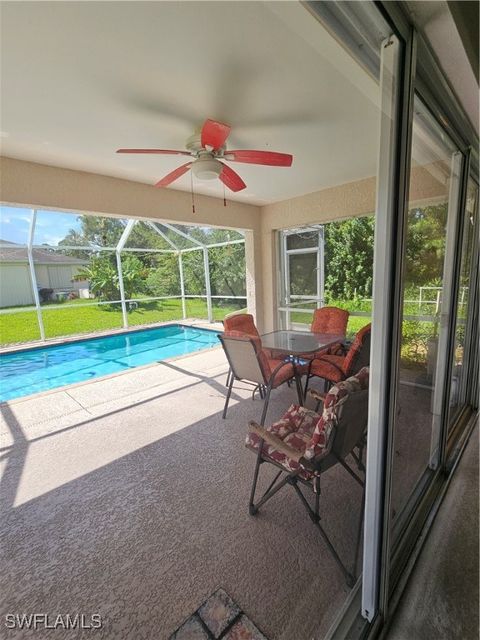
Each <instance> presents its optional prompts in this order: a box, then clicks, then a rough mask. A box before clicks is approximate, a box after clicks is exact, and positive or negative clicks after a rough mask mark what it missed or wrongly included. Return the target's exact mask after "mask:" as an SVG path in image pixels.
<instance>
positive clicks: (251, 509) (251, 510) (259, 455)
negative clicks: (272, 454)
mask: <svg viewBox="0 0 480 640" xmlns="http://www.w3.org/2000/svg"><path fill="white" fill-rule="evenodd" d="M263 443H264V440H260V443H259V445H258V453H257V462H256V464H255V471H254V473H253V483H252V489H251V491H250V502H249V503H248V511H249V513H250V515H251V516H254V515H255V514H256V513H257V511H258V509H257V508H256V506H255V491H256V489H257V482H258V472H259V470H260V465H261V464H262V449H263Z"/></svg>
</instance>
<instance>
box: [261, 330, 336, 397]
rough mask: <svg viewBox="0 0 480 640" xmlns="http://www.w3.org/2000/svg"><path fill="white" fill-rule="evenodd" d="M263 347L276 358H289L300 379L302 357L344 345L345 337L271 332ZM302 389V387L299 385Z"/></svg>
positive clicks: (310, 333) (266, 337) (326, 334)
mask: <svg viewBox="0 0 480 640" xmlns="http://www.w3.org/2000/svg"><path fill="white" fill-rule="evenodd" d="M261 340H262V347H263V348H264V349H270V351H271V352H272V355H273V356H274V357H275V358H279V359H280V358H288V359H289V360H291V362H292V364H293V366H294V368H295V376H296V377H297V378H298V369H297V366H298V364H301V361H302V356H303V355H305V356H309V355H311V356H313V354H314V353H315V352H317V351H322V350H323V349H327V348H328V347H331V346H332V345H334V344H338V343H339V342H340V343H342V344H343V342H344V341H345V336H340V335H339V336H336V335H332V334H331V333H312V332H310V331H290V330H282V331H271V332H270V333H264V334H263V335H262V336H261ZM297 386H298V387H299V388H300V389H301V387H302V385H301V383H300V384H297ZM304 401H305V398H304V397H300V395H299V402H300V404H302V405H303V404H304Z"/></svg>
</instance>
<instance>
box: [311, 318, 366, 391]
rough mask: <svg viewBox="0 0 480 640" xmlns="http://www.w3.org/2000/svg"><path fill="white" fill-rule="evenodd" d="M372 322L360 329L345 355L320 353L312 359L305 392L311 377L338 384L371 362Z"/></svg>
mask: <svg viewBox="0 0 480 640" xmlns="http://www.w3.org/2000/svg"><path fill="white" fill-rule="evenodd" d="M371 331H372V325H371V323H369V324H367V325H366V326H365V327H363V328H362V329H360V331H359V332H358V333H357V335H356V336H355V339H354V341H353V343H352V345H351V347H350V349H349V350H348V352H347V354H346V355H345V356H340V355H334V354H320V355H319V356H316V357H315V358H313V359H312V360H311V361H310V365H309V371H308V373H307V380H306V382H305V394H306V393H307V389H308V383H309V381H310V378H312V377H314V376H317V377H318V378H323V380H325V381H326V382H327V383H328V385H330V386H331V385H332V384H336V383H337V382H340V381H342V380H345V379H346V378H348V377H349V376H352V375H354V374H356V373H357V371H359V370H360V369H361V368H362V367H366V366H368V365H369V364H370V335H371Z"/></svg>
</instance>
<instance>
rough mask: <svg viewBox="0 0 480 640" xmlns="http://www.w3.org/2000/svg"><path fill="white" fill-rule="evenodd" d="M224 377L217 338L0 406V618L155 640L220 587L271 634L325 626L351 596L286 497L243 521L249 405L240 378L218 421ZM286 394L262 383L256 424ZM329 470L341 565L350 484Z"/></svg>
mask: <svg viewBox="0 0 480 640" xmlns="http://www.w3.org/2000/svg"><path fill="white" fill-rule="evenodd" d="M226 373H227V363H226V360H225V355H224V353H223V350H222V349H221V347H216V348H213V349H210V350H206V351H202V352H198V353H195V354H193V355H189V356H184V357H179V358H177V359H175V360H169V361H165V362H158V363H154V364H151V365H148V366H145V367H139V368H136V369H133V370H130V371H127V372H124V373H120V374H116V375H114V376H110V377H108V378H100V379H96V380H92V381H90V382H87V383H81V384H78V385H72V386H70V387H68V388H64V389H62V390H60V391H51V392H45V393H43V394H40V395H37V396H32V397H30V398H25V399H18V400H14V401H11V402H7V403H4V404H3V405H2V406H1V407H0V409H1V414H2V418H1V419H2V422H1V447H0V470H1V473H2V475H1V480H0V500H1V505H2V517H1V518H0V535H2V539H3V543H2V550H1V552H2V555H3V560H2V567H3V569H2V574H1V576H0V594H1V595H0V614H5V613H11V612H13V613H16V612H18V613H22V612H26V613H28V612H35V611H45V612H47V613H50V614H52V615H53V614H57V613H71V614H74V613H75V612H79V611H80V612H85V613H87V614H88V613H89V612H97V611H98V612H99V613H100V614H101V616H102V620H103V624H104V626H103V628H102V629H101V630H100V631H99V632H96V637H97V638H107V639H109V640H110V638H111V639H112V640H113V639H114V638H115V639H116V638H120V637H121V638H123V639H127V640H128V639H130V638H132V640H133V639H135V640H139V639H143V638H145V640H147V639H149V638H152V637H157V638H162V639H166V638H168V637H169V635H170V634H171V633H172V632H173V631H174V630H175V629H177V628H178V627H179V625H180V624H181V623H182V622H183V621H184V620H185V619H187V618H188V617H189V616H190V615H191V614H192V613H193V611H195V610H196V609H197V608H198V606H199V605H200V604H201V603H202V602H204V601H205V599H206V598H208V596H209V595H210V594H211V593H213V592H214V591H215V590H216V589H217V588H219V587H222V588H224V589H225V590H226V591H227V593H229V594H230V595H231V596H232V597H233V598H234V600H235V601H236V602H237V603H239V605H240V606H241V607H242V608H243V610H244V611H245V612H246V614H247V615H248V616H249V617H250V618H251V619H252V621H253V622H254V623H255V624H257V626H258V627H259V628H260V629H261V630H262V631H263V632H264V633H265V635H266V636H267V638H269V640H275V639H278V640H291V638H292V637H296V638H309V637H312V636H313V634H315V633H317V632H318V631H319V630H322V629H323V631H325V629H326V628H327V627H328V626H329V624H330V623H331V621H332V619H333V617H334V615H335V613H336V611H337V608H338V607H339V606H341V604H342V602H343V601H344V599H345V597H346V596H347V594H348V593H349V590H348V588H347V587H346V585H345V583H344V581H343V577H342V575H341V574H340V572H339V571H338V568H337V567H336V565H335V563H334V561H333V559H332V558H331V556H330V554H329V553H328V551H327V550H326V549H325V546H324V544H323V542H322V540H321V538H320V536H319V535H318V532H317V531H316V529H315V527H313V525H311V523H310V521H309V519H308V517H306V515H305V512H304V508H303V506H302V505H301V503H300V501H299V500H298V498H297V496H296V495H295V493H294V492H293V491H288V490H286V491H285V492H283V495H281V496H280V495H279V497H278V499H277V500H275V501H273V500H272V502H271V505H269V506H268V508H265V510H264V511H262V513H261V514H259V516H257V517H255V518H252V517H251V516H249V514H248V509H247V503H248V495H249V489H250V485H251V479H252V474H253V468H254V463H255V460H254V456H253V455H252V453H251V452H250V451H248V450H247V449H246V448H245V446H244V440H245V433H246V428H247V422H248V420H249V419H255V420H258V419H259V417H260V414H261V410H262V403H261V402H260V401H259V399H258V396H257V398H256V400H255V401H253V402H252V400H251V387H250V388H247V387H245V388H241V385H240V384H239V385H238V387H235V389H234V392H233V394H232V399H231V406H230V407H229V412H228V416H227V419H226V420H222V418H221V413H222V409H223V405H224V401H225V393H226V388H225V379H226ZM295 400H296V398H295V393H294V391H293V389H289V388H288V387H287V386H286V385H283V386H282V387H281V388H280V389H277V390H275V391H274V392H273V393H272V399H271V403H270V407H269V411H268V420H274V419H278V417H280V415H282V413H283V412H284V411H285V410H286V408H288V406H289V404H290V403H291V402H295ZM265 475H266V477H265V478H263V481H264V482H269V481H270V479H271V478H269V470H268V469H267V470H266V472H265ZM327 476H329V477H326V478H325V482H324V485H323V489H324V491H323V494H322V495H323V498H322V499H323V505H324V506H323V508H324V514H325V527H326V529H327V530H328V531H329V532H330V533H331V534H332V535H333V538H334V540H335V543H336V544H337V546H338V548H339V551H340V553H341V554H342V555H343V556H344V557H345V558H346V560H347V561H348V562H350V560H351V558H350V556H352V557H353V551H352V549H353V547H354V539H355V532H356V527H357V525H358V518H357V516H358V513H359V507H360V491H359V489H358V487H357V486H356V483H355V482H354V481H353V480H351V479H350V478H349V477H348V475H347V474H346V473H345V472H344V471H343V470H342V469H339V470H334V471H333V472H332V473H331V474H330V473H329V474H327ZM293 541H294V543H293ZM272 585H275V589H272V588H271V587H272ZM313 603H315V606H314V607H313V613H312V604H313ZM5 631H6V633H7V635H6V636H5V637H6V638H10V637H12V638H13V637H18V636H16V635H15V632H12V633H11V634H10V631H9V630H8V629H6V630H5ZM9 634H10V635H9ZM36 635H38V634H36V633H35V631H33V630H32V631H31V632H28V631H26V632H24V633H23V635H22V637H26V638H28V637H32V638H34V637H36ZM56 635H58V637H59V638H62V639H63V638H64V637H65V638H66V637H67V634H66V632H65V634H63V633H62V632H61V631H60V632H58V631H57V632H56Z"/></svg>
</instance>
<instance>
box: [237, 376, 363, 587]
mask: <svg viewBox="0 0 480 640" xmlns="http://www.w3.org/2000/svg"><path fill="white" fill-rule="evenodd" d="M368 379H369V370H368V367H365V368H363V369H362V370H361V371H359V372H358V374H357V375H356V376H351V377H350V378H348V379H347V380H344V381H342V382H339V383H338V384H337V385H336V386H334V387H333V388H332V389H331V390H330V392H329V393H328V394H327V395H326V397H325V398H324V409H323V413H322V415H321V416H320V415H318V414H317V413H315V412H314V411H310V410H308V409H306V408H305V407H301V406H297V405H291V407H290V408H289V409H288V411H287V412H286V413H285V415H284V416H283V417H282V418H281V419H280V420H279V421H278V422H275V423H274V424H272V425H271V426H269V427H267V428H265V427H263V426H262V425H259V424H256V423H255V422H250V423H249V432H248V435H247V439H246V446H247V447H248V448H249V449H251V450H252V451H254V452H255V453H256V455H257V461H256V466H255V471H254V475H253V483H252V489H251V494H250V502H249V512H250V515H252V516H254V515H256V514H257V513H258V510H259V509H260V507H262V506H263V505H264V504H265V503H266V502H267V501H268V500H270V498H272V497H273V496H274V495H276V494H277V492H278V491H280V490H281V489H282V488H283V487H285V486H286V485H287V484H288V485H291V486H292V487H293V489H294V490H295V492H296V493H297V495H298V497H299V498H300V500H301V502H302V504H303V506H304V507H305V509H306V511H307V513H308V515H309V516H310V518H311V520H312V522H313V523H314V525H315V526H316V527H317V528H318V530H319V532H320V534H321V536H322V538H323V540H324V542H325V544H326V545H327V548H328V550H329V551H330V553H331V554H332V556H333V558H334V560H335V562H336V563H337V565H338V566H339V567H340V569H341V571H342V573H343V575H344V576H345V579H346V582H347V584H348V586H350V587H352V586H353V585H354V583H355V580H356V571H357V563H358V554H359V548H360V536H361V528H362V522H363V512H364V506H365V482H364V480H363V479H362V478H361V477H360V476H359V475H358V474H357V473H356V471H354V470H353V468H352V466H351V465H350V464H348V463H347V461H346V458H347V457H348V456H349V455H351V456H352V457H353V460H354V461H355V462H356V466H357V468H358V469H360V471H362V472H363V471H365V467H364V466H363V463H362V460H361V452H360V453H358V454H357V453H356V452H355V449H357V448H358V449H359V451H361V450H363V446H364V443H365V436H366V429H367V419H368ZM311 393H312V394H313V395H314V396H316V392H315V391H312V392H311ZM263 463H268V464H272V465H273V466H274V467H276V468H277V469H278V472H277V474H276V475H275V477H274V479H273V481H272V482H271V483H270V485H269V486H268V488H267V490H266V491H265V493H264V494H263V495H262V496H261V498H260V499H259V500H258V501H257V502H255V493H256V488H257V482H258V476H259V470H260V466H261V465H262V464H263ZM335 465H340V466H342V467H343V468H344V469H345V470H346V471H347V472H348V473H349V474H350V475H351V476H352V478H354V480H355V481H356V482H357V483H358V484H359V485H360V486H361V487H362V489H363V491H362V498H361V501H360V518H359V525H358V529H357V532H356V541H355V550H354V558H353V569H352V571H349V570H348V569H347V567H346V565H345V563H344V562H343V561H342V560H341V558H340V556H339V554H338V553H337V551H336V549H335V547H334V546H333V544H332V542H331V541H330V539H329V537H328V536H327V534H326V532H325V530H324V529H323V527H322V525H321V524H320V483H321V477H322V475H323V474H324V473H325V472H326V471H328V470H329V469H330V468H332V467H333V466H335ZM282 474H283V477H282V478H281V479H280V476H282ZM300 485H303V486H304V487H307V488H308V489H310V490H312V491H313V493H314V496H315V499H314V506H313V507H312V506H311V504H310V503H309V501H307V498H306V497H305V495H304V493H303V492H302V490H301V489H300Z"/></svg>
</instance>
